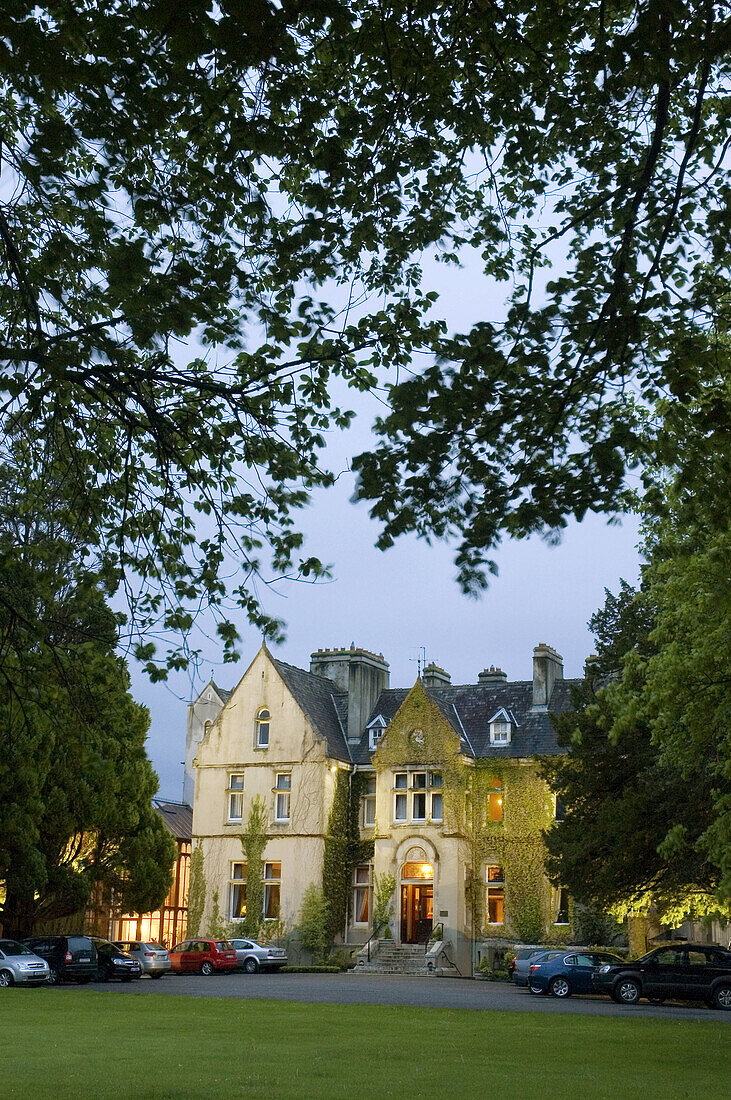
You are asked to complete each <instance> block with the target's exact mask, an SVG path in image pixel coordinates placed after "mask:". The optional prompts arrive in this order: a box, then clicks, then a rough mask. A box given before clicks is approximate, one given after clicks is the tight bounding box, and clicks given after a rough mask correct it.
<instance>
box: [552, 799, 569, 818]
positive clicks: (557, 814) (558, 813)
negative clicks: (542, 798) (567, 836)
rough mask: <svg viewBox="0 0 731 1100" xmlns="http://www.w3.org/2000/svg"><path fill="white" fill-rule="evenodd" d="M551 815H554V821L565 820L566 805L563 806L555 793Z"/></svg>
mask: <svg viewBox="0 0 731 1100" xmlns="http://www.w3.org/2000/svg"><path fill="white" fill-rule="evenodd" d="M553 816H554V819H555V820H556V821H565V820H566V807H565V806H564V804H563V802H562V801H561V799H560V798H559V797H558V795H556V806H555V809H554V813H553Z"/></svg>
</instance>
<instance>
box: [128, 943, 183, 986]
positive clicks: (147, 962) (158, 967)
mask: <svg viewBox="0 0 731 1100" xmlns="http://www.w3.org/2000/svg"><path fill="white" fill-rule="evenodd" d="M115 943H116V945H117V947H118V948H119V949H120V951H126V952H127V953H128V954H130V955H131V956H132V958H133V959H137V962H138V963H139V964H140V966H141V967H142V973H143V974H149V976H150V977H151V978H162V976H163V974H167V972H168V970H170V965H171V964H170V955H169V954H168V951H167V948H165V947H163V945H162V944H161V943H145V942H143V941H142V940H115Z"/></svg>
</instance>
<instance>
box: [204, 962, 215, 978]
mask: <svg viewBox="0 0 731 1100" xmlns="http://www.w3.org/2000/svg"><path fill="white" fill-rule="evenodd" d="M212 973H213V963H212V962H208V961H207V960H206V962H202V963H201V974H205V975H206V977H207V978H208V977H210V975H211V974H212Z"/></svg>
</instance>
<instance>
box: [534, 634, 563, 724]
mask: <svg viewBox="0 0 731 1100" xmlns="http://www.w3.org/2000/svg"><path fill="white" fill-rule="evenodd" d="M557 680H563V657H562V656H561V654H560V653H557V652H556V650H555V649H552V648H551V646H550V645H546V643H545V642H541V643H540V645H537V646H536V647H535V649H534V650H533V709H534V710H548V707H549V706H550V703H551V695H552V694H553V686H554V684H555V683H556V681H557Z"/></svg>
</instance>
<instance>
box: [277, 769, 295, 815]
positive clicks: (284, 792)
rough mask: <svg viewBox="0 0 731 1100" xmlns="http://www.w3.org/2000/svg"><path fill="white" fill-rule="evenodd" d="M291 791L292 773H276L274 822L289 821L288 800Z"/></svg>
mask: <svg viewBox="0 0 731 1100" xmlns="http://www.w3.org/2000/svg"><path fill="white" fill-rule="evenodd" d="M291 790H292V773H291V772H277V778H276V783H275V785H274V820H275V821H277V822H279V823H282V822H288V821H289V800H290V792H291Z"/></svg>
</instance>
